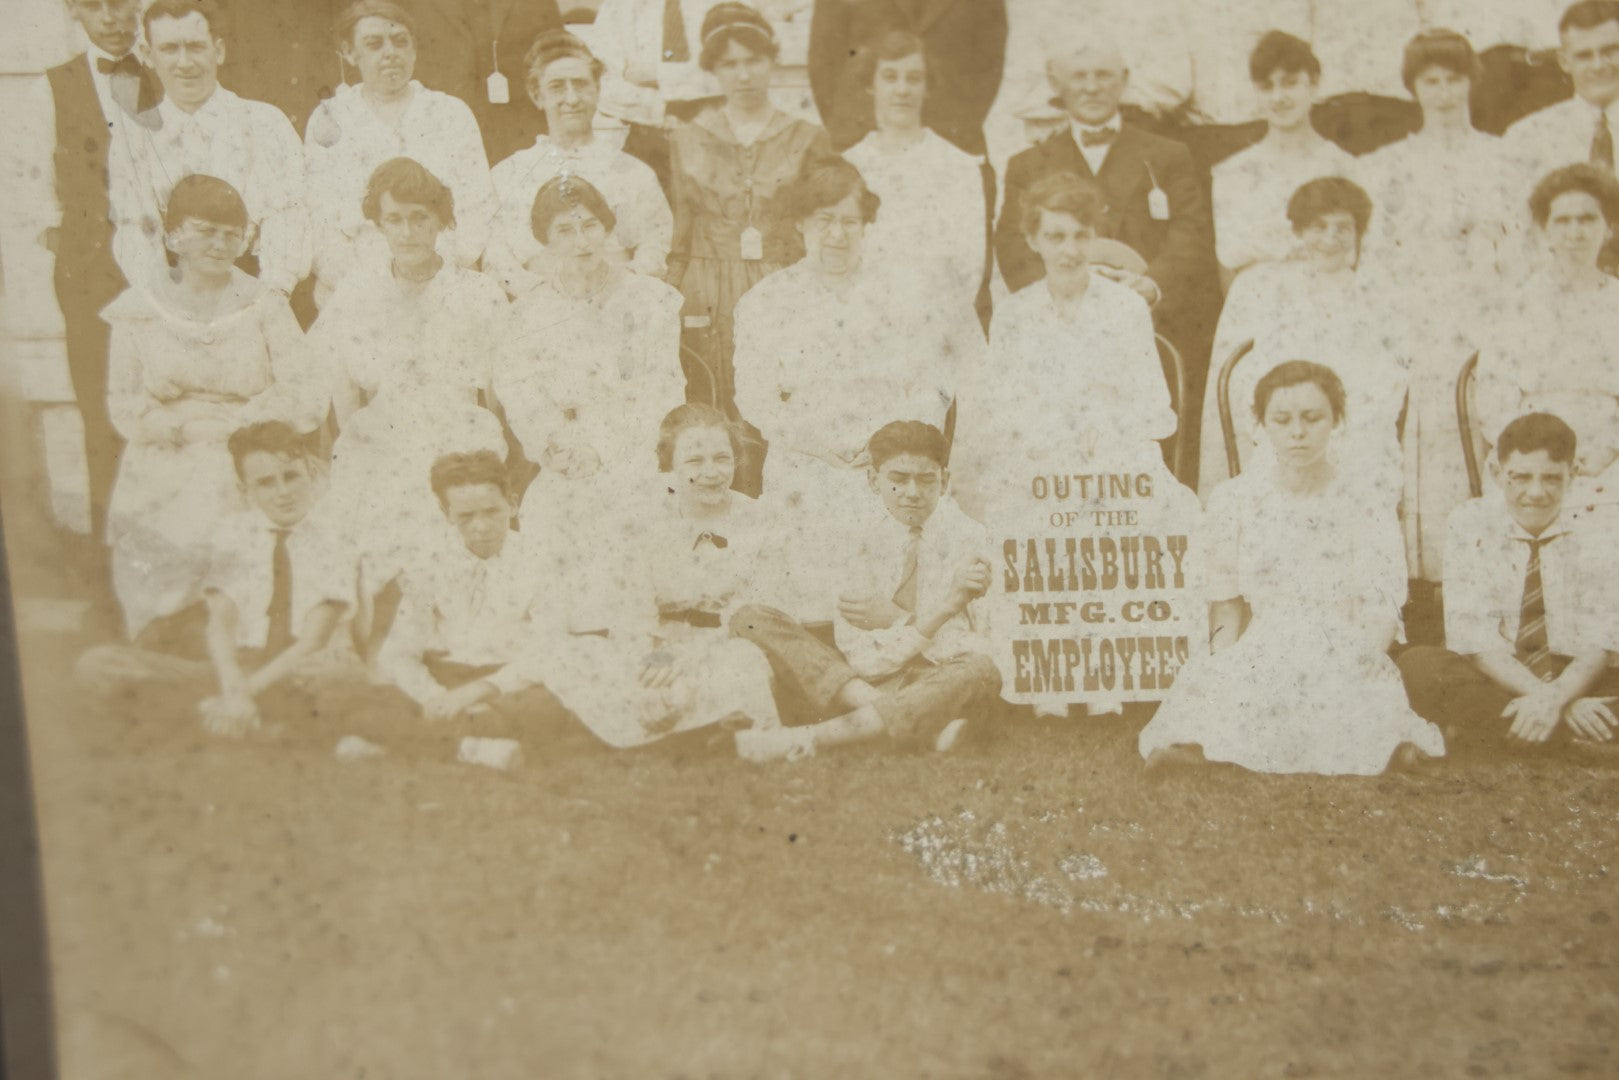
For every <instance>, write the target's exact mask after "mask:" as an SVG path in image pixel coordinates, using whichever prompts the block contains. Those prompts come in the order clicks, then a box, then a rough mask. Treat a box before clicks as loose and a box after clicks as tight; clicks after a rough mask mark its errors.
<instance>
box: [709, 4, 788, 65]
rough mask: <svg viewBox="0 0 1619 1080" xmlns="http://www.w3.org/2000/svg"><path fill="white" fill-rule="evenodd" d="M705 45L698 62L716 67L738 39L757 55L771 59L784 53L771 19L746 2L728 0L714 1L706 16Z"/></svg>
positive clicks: (744, 46) (739, 43) (745, 47)
mask: <svg viewBox="0 0 1619 1080" xmlns="http://www.w3.org/2000/svg"><path fill="white" fill-rule="evenodd" d="M702 36H703V48H702V51H701V52H699V53H698V54H697V66H698V67H700V68H702V69H703V70H704V71H713V70H714V68H715V67H716V66H717V65H718V64H719V62H720V57H722V56H724V55H725V50H726V49H728V48H730V46H731V42H733V41H734V42H736V43H737V44H738V45H740V46H742V47H743V48H744V49H746V50H748V51H749V52H751V53H753V54H754V55H756V56H768V57H769V58H770V59H771V61H774V60H775V59H776V57H778V56H780V55H781V46H780V45H778V44H777V43H776V31H775V30H774V29H772V28H771V25H770V20H769V19H767V18H765V17H764V16H763V15H761V14H759V13H758V12H757V11H755V10H754V9H753V8H751V7H749V6H748V5H747V4H738V3H734V2H727V3H723V4H715V5H714V6H713V7H711V8H709V9H708V14H707V15H704V16H703V31H702Z"/></svg>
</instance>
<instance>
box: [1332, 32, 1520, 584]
mask: <svg viewBox="0 0 1619 1080" xmlns="http://www.w3.org/2000/svg"><path fill="white" fill-rule="evenodd" d="M1479 72H1480V67H1479V61H1478V58H1477V57H1476V56H1475V55H1474V53H1473V47H1472V46H1471V45H1470V44H1468V41H1467V39H1466V38H1465V37H1463V36H1462V35H1460V34H1458V33H1456V32H1455V31H1452V30H1433V31H1427V32H1425V33H1422V34H1419V35H1418V36H1417V37H1415V38H1413V39H1412V41H1411V43H1410V44H1409V45H1408V46H1407V47H1406V50H1405V62H1404V65H1403V67H1402V75H1403V78H1404V80H1405V85H1406V87H1407V89H1409V90H1410V91H1411V94H1412V96H1413V97H1414V98H1416V101H1417V104H1418V105H1419V106H1421V108H1422V127H1421V128H1420V129H1419V130H1418V131H1417V132H1416V133H1414V134H1412V135H1410V136H1408V137H1407V138H1404V139H1401V140H1400V141H1399V142H1396V143H1393V144H1391V145H1389V146H1386V147H1384V148H1383V149H1381V150H1378V151H1376V152H1374V153H1372V154H1369V155H1367V156H1366V157H1365V158H1363V159H1362V160H1361V162H1360V163H1359V165H1358V169H1359V173H1360V175H1361V177H1362V178H1363V179H1364V180H1365V182H1366V184H1367V187H1368V190H1369V192H1370V194H1371V196H1372V200H1373V202H1374V203H1375V204H1376V206H1377V216H1376V217H1375V218H1374V219H1373V221H1372V225H1371V228H1370V229H1369V230H1368V232H1367V234H1366V262H1367V267H1368V270H1370V271H1371V272H1374V273H1376V274H1379V275H1381V276H1383V277H1385V278H1386V279H1387V280H1388V281H1389V283H1390V284H1391V285H1392V286H1393V288H1392V289H1391V290H1390V298H1391V300H1392V301H1393V302H1394V304H1395V306H1394V307H1392V308H1391V309H1390V312H1389V313H1390V315H1391V316H1393V318H1392V319H1391V320H1390V321H1391V323H1392V325H1393V328H1394V331H1395V332H1396V333H1397V334H1399V336H1400V337H1401V338H1402V339H1404V340H1403V346H1402V347H1403V351H1404V353H1405V355H1407V356H1408V357H1409V358H1410V389H1411V398H1410V403H1409V405H1408V408H1407V412H1406V419H1405V435H1404V442H1405V507H1404V514H1403V517H1404V524H1405V532H1406V552H1407V554H1408V556H1409V558H1410V563H1411V565H1410V570H1411V577H1412V578H1414V579H1422V580H1426V581H1428V582H1431V583H1434V584H1437V583H1438V582H1439V580H1440V576H1441V567H1440V561H1439V560H1440V551H1441V549H1442V548H1443V547H1444V543H1445V522H1446V520H1447V519H1448V518H1449V516H1450V512H1451V510H1453V509H1455V508H1456V507H1457V506H1459V505H1461V503H1463V502H1465V501H1466V500H1467V498H1468V497H1469V492H1468V488H1467V470H1466V467H1465V465H1464V461H1463V458H1462V450H1461V444H1460V442H1459V440H1458V438H1457V433H1456V375H1457V373H1458V372H1459V371H1460V370H1461V366H1462V361H1464V360H1466V359H1467V357H1469V356H1471V355H1472V354H1473V353H1474V352H1475V351H1477V350H1478V348H1479V346H1480V345H1482V344H1483V343H1484V342H1483V338H1482V336H1481V335H1480V333H1479V331H1480V329H1481V328H1482V326H1484V325H1485V320H1484V319H1483V318H1482V316H1483V315H1484V313H1485V310H1486V306H1487V301H1486V297H1488V296H1490V295H1491V294H1492V293H1493V292H1494V283H1495V282H1496V281H1497V280H1498V279H1499V278H1500V277H1501V276H1503V275H1504V274H1505V273H1506V272H1507V271H1508V270H1509V269H1510V263H1511V262H1512V261H1513V260H1512V259H1511V258H1510V256H1509V255H1508V225H1509V223H1510V222H1512V221H1513V220H1515V218H1516V217H1517V216H1519V215H1518V213H1517V212H1516V211H1515V210H1514V209H1513V207H1512V205H1511V202H1512V201H1510V200H1508V198H1507V197H1506V191H1505V187H1504V185H1503V183H1502V177H1503V175H1505V174H1506V172H1507V170H1506V168H1505V162H1504V159H1503V158H1502V156H1501V153H1500V150H1499V147H1498V142H1499V140H1498V139H1496V138H1495V137H1494V136H1492V135H1486V134H1484V133H1483V132H1481V131H1478V130H1477V129H1475V128H1474V127H1473V124H1472V116H1471V109H1470V106H1469V99H1470V95H1471V93H1472V88H1473V85H1474V83H1475V82H1476V81H1477V80H1478V77H1479Z"/></svg>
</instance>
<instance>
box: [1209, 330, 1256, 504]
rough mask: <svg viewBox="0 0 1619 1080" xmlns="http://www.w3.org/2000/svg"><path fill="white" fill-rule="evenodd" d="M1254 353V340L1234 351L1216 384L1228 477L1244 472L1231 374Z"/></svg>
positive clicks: (1221, 370) (1221, 367)
mask: <svg viewBox="0 0 1619 1080" xmlns="http://www.w3.org/2000/svg"><path fill="white" fill-rule="evenodd" d="M1253 351H1254V341H1253V339H1252V338H1249V339H1248V340H1247V341H1245V342H1243V343H1242V344H1241V345H1238V346H1237V347H1236V348H1235V349H1233V350H1232V351H1231V355H1230V356H1228V357H1226V361H1225V363H1223V364H1221V365H1220V375H1219V378H1218V379H1217V380H1216V381H1215V384H1214V391H1215V394H1216V397H1215V402H1216V404H1218V405H1219V407H1220V435H1221V437H1222V438H1223V439H1225V462H1226V475H1227V476H1236V475H1237V474H1238V473H1239V472H1241V471H1242V460H1241V458H1239V457H1238V456H1237V427H1236V424H1235V422H1233V420H1232V418H1231V373H1232V372H1233V371H1235V370H1236V369H1237V364H1238V363H1240V362H1241V361H1242V358H1243V357H1245V356H1247V355H1248V354H1249V353H1251V352H1253Z"/></svg>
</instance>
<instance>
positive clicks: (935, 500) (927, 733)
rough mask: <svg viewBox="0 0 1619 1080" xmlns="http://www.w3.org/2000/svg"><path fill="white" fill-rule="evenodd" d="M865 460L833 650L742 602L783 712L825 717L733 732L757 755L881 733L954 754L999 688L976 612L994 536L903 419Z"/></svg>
mask: <svg viewBox="0 0 1619 1080" xmlns="http://www.w3.org/2000/svg"><path fill="white" fill-rule="evenodd" d="M868 451H869V454H870V457H871V464H870V467H869V469H868V472H867V482H868V483H869V485H870V487H871V492H872V501H871V503H870V505H869V506H868V507H865V508H857V507H851V508H850V509H851V511H853V512H854V516H855V518H856V522H855V524H854V528H853V530H852V535H850V536H849V537H848V538H847V539H846V540H842V541H840V542H841V543H843V544H845V545H846V546H845V558H844V565H845V566H846V567H847V568H848V570H847V576H846V579H845V580H844V581H843V582H841V583H840V584H841V588H839V589H838V600H837V607H836V614H835V616H834V619H833V635H834V639H835V640H836V642H837V648H836V649H834V648H832V647H831V646H829V645H827V644H825V643H824V642H823V641H821V640H820V639H819V638H817V637H816V636H815V635H814V634H813V633H811V632H810V631H809V630H807V629H805V628H804V626H802V625H801V624H799V623H798V622H796V621H795V620H794V619H793V618H792V617H791V616H789V615H787V614H786V613H784V612H782V611H779V610H777V609H775V608H771V607H765V606H762V605H747V606H744V607H742V608H740V609H739V610H738V611H737V612H736V614H735V615H734V616H732V618H731V623H730V626H731V633H732V634H734V635H736V636H737V637H739V638H742V639H744V640H746V641H751V642H752V643H753V644H754V645H756V646H758V647H759V648H760V649H761V650H763V652H764V654H765V655H766V656H767V657H768V658H769V659H770V664H771V667H772V669H773V670H774V672H775V676H776V690H777V695H778V698H787V699H788V700H786V701H784V702H783V705H784V708H783V712H787V713H791V712H793V711H799V712H802V711H804V710H805V709H807V710H808V711H809V712H810V713H811V714H812V715H814V716H818V717H831V719H825V720H822V721H821V722H819V723H813V724H809V725H804V726H799V727H787V728H775V729H754V730H748V731H739V732H737V734H736V744H737V752H738V753H740V754H741V755H742V756H743V757H745V758H747V759H749V760H752V761H770V760H775V759H780V758H789V759H792V758H799V757H803V756H807V755H810V754H813V753H814V752H815V751H816V749H817V748H819V747H823V746H834V745H838V744H841V743H849V742H859V741H863V740H867V739H873V738H876V737H878V736H880V735H889V736H892V737H894V738H896V739H899V740H903V741H906V742H912V743H916V744H920V745H932V746H933V747H934V748H935V749H939V750H948V749H949V748H950V747H951V746H953V745H954V744H955V742H956V740H957V738H958V737H959V735H960V732H961V729H962V727H963V726H964V724H965V721H966V719H967V717H969V716H972V715H974V714H979V713H982V712H983V711H984V710H986V709H988V708H990V707H991V706H992V705H993V704H994V702H995V700H996V698H997V695H998V694H999V692H1000V686H1001V675H1000V671H999V670H998V669H997V667H996V666H995V663H994V661H993V660H991V659H990V657H989V655H988V653H989V648H990V647H989V642H988V639H987V636H986V634H985V629H986V627H985V624H984V617H983V613H982V612H981V611H980V610H978V609H979V607H980V605H979V604H978V603H977V600H978V598H979V597H981V596H982V595H983V594H984V593H985V592H986V591H987V590H988V588H989V583H990V576H989V575H990V564H989V562H988V561H987V560H986V559H985V558H984V554H985V552H987V551H988V550H989V543H988V537H987V535H986V534H985V532H984V530H983V528H982V526H979V525H977V524H976V523H974V522H973V521H972V520H970V519H969V518H968V517H967V516H966V515H965V514H963V513H962V512H961V510H960V509H959V508H958V507H957V506H956V505H955V501H954V500H953V499H951V498H950V497H949V496H948V494H947V491H948V488H949V483H950V473H949V470H948V469H946V468H945V464H944V462H945V453H946V446H945V440H944V435H943V434H942V433H940V431H939V429H938V428H936V427H933V426H932V425H931V424H924V423H921V422H918V421H912V420H905V421H896V422H895V423H892V424H888V425H887V426H885V427H884V428H882V430H880V431H878V432H877V433H876V434H875V435H873V436H872V437H871V441H870V443H869V444H868ZM834 587H836V586H834ZM794 706H797V709H796V710H795V709H794Z"/></svg>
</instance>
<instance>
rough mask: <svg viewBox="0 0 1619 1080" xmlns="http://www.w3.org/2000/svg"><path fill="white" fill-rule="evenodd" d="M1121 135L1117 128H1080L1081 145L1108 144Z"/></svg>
mask: <svg viewBox="0 0 1619 1080" xmlns="http://www.w3.org/2000/svg"><path fill="white" fill-rule="evenodd" d="M1118 137H1119V132H1118V129H1117V128H1080V129H1079V143H1080V145H1081V146H1108V145H1111V144H1112V142H1113V140H1114V139H1117V138H1118Z"/></svg>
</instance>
